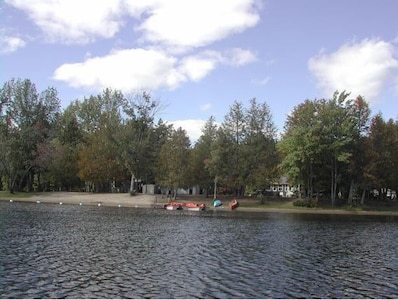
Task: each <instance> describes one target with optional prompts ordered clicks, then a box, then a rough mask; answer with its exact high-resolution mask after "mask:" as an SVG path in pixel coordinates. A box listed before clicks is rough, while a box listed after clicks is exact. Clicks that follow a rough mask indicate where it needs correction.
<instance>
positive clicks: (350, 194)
mask: <svg viewBox="0 0 398 300" xmlns="http://www.w3.org/2000/svg"><path fill="white" fill-rule="evenodd" d="M353 194H354V179H351V183H350V191H349V192H348V204H349V205H351V204H352V199H353V197H354V195H353Z"/></svg>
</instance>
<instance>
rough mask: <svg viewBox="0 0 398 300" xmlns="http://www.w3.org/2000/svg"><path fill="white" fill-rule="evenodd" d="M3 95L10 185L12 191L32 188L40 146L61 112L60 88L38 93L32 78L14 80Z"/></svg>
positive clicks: (4, 86)
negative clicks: (58, 91) (58, 92)
mask: <svg viewBox="0 0 398 300" xmlns="http://www.w3.org/2000/svg"><path fill="white" fill-rule="evenodd" d="M0 98H1V100H0V103H2V108H3V113H2V114H3V117H2V119H3V122H2V124H3V130H5V131H3V133H6V134H7V135H8V138H7V139H8V142H7V143H6V146H7V149H4V150H5V154H4V158H6V160H3V165H4V167H5V169H7V177H8V186H9V188H10V189H11V190H13V189H15V188H17V189H19V190H21V189H23V188H25V187H27V189H28V190H32V189H33V178H34V174H35V172H37V171H38V169H39V168H38V166H36V165H35V161H36V158H37V155H38V145H39V144H40V143H43V142H44V141H45V140H46V139H48V138H49V137H51V134H52V132H53V129H54V125H55V120H56V117H57V115H58V114H59V112H60V101H59V99H58V95H57V91H56V90H55V89H54V88H48V89H46V90H44V91H43V92H42V93H38V92H37V91H36V87H35V85H34V84H33V83H32V82H31V81H30V80H28V79H25V80H21V79H17V80H15V79H12V80H10V81H8V82H6V83H5V84H4V85H3V88H2V89H1V91H0ZM4 108H5V110H4Z"/></svg>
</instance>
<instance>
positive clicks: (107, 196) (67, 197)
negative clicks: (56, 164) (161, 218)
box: [0, 192, 398, 216]
mask: <svg viewBox="0 0 398 300" xmlns="http://www.w3.org/2000/svg"><path fill="white" fill-rule="evenodd" d="M0 201H2V202H38V201H40V203H43V204H46V203H49V204H65V205H66V204H69V205H91V206H96V205H97V206H110V207H118V206H119V207H134V208H152V207H154V206H155V205H156V204H158V205H159V204H166V203H167V198H165V197H162V196H161V195H148V194H139V195H136V196H130V194H129V193H101V194H93V193H85V192H49V193H42V194H36V195H35V194H32V195H31V196H29V197H14V198H13V197H9V198H8V199H7V198H4V197H0ZM210 209H212V208H210ZM218 210H223V211H230V212H232V211H231V210H230V209H229V207H228V206H223V207H221V208H218ZM236 211H244V212H265V213H270V212H272V213H301V214H323V215H325V214H328V215H333V214H334V215H336V214H338V215H372V216H377V215H379V216H398V211H375V210H374V211H372V210H344V209H322V208H272V207H264V208H262V207H244V206H243V207H242V206H240V207H238V208H237V210H236Z"/></svg>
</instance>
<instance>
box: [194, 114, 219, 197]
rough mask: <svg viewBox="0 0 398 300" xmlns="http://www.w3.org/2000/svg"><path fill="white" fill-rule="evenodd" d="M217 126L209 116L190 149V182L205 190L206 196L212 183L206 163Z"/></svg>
mask: <svg viewBox="0 0 398 300" xmlns="http://www.w3.org/2000/svg"><path fill="white" fill-rule="evenodd" d="M217 128H218V126H217V124H216V120H215V118H214V117H213V116H211V117H210V118H209V119H208V120H207V122H206V124H205V125H204V127H203V128H202V134H201V136H200V137H199V139H198V141H197V142H196V144H195V146H194V148H193V149H192V155H191V165H192V171H191V172H190V173H191V174H192V175H193V179H192V182H193V183H194V184H198V185H199V186H200V187H201V188H204V189H205V190H206V197H207V196H208V193H209V191H210V190H211V189H212V188H213V183H214V178H212V176H211V174H210V172H209V168H208V163H209V161H210V159H211V149H212V147H213V145H214V143H215V142H216V139H217Z"/></svg>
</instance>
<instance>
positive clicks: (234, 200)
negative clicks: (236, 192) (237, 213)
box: [229, 199, 239, 210]
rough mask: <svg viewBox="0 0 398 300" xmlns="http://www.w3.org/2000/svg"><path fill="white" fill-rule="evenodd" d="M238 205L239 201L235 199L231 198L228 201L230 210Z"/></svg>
mask: <svg viewBox="0 0 398 300" xmlns="http://www.w3.org/2000/svg"><path fill="white" fill-rule="evenodd" d="M238 206H239V202H238V201H237V200H236V199H233V200H232V201H231V202H230V203H229V208H230V209H231V210H234V209H235V208H237V207H238Z"/></svg>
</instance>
